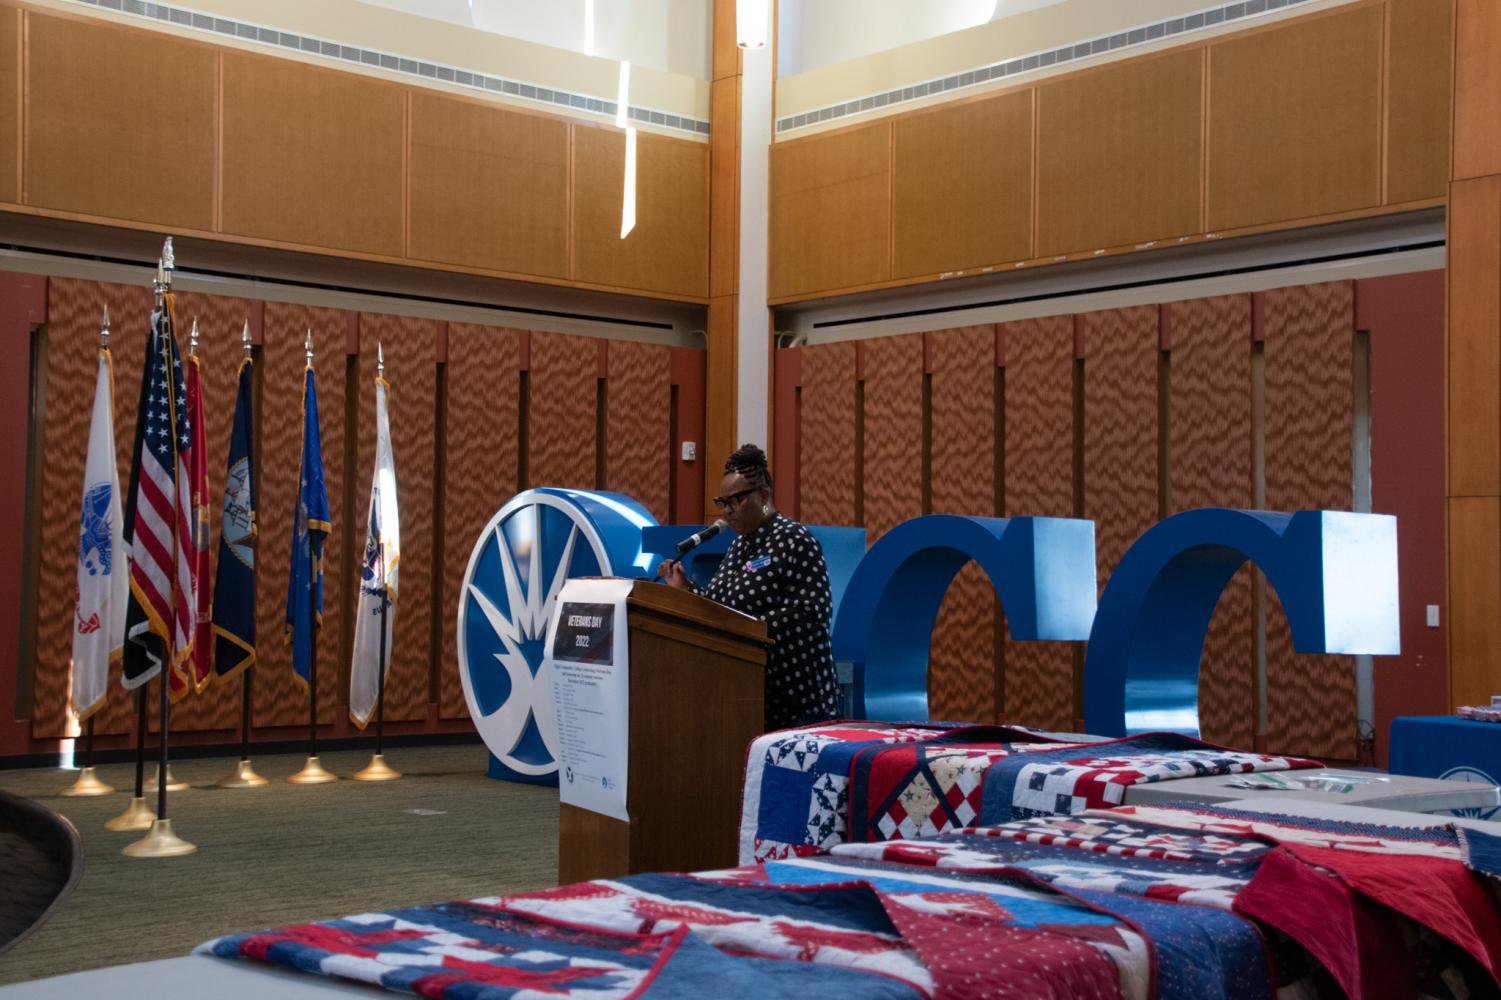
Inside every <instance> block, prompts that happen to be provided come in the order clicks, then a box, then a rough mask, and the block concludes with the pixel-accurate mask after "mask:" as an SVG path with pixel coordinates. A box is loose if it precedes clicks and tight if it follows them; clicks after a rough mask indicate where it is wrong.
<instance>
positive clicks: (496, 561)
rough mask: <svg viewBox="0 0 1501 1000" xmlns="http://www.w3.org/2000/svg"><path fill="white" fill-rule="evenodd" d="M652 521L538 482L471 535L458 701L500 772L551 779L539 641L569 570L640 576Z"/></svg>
mask: <svg viewBox="0 0 1501 1000" xmlns="http://www.w3.org/2000/svg"><path fill="white" fill-rule="evenodd" d="M655 523H656V521H655V520H654V519H653V518H652V516H651V515H650V514H648V513H647V512H646V511H645V510H644V509H643V508H642V507H641V506H640V505H639V504H637V503H636V502H635V501H634V500H631V499H630V498H628V497H624V496H620V495H618V494H610V493H595V492H588V491H583V490H563V489H553V488H550V487H544V488H540V489H534V490H528V491H526V492H524V493H520V494H517V495H516V496H515V497H514V498H513V499H512V500H511V501H510V502H509V503H507V504H506V505H505V506H504V507H502V508H501V509H500V510H499V511H498V512H496V514H495V516H494V517H493V518H491V519H490V523H489V524H488V525H486V526H485V530H484V531H482V532H481V533H480V537H479V540H478V542H476V543H475V546H474V551H473V552H472V553H471V554H470V557H469V566H468V569H467V570H466V572H465V574H464V581H463V584H462V589H461V591H460V595H459V614H458V652H459V677H460V680H461V681H462V682H463V686H464V698H465V701H467V702H468V705H469V714H470V716H471V717H472V718H473V719H474V724H475V728H476V729H478V730H479V733H480V736H481V737H482V738H483V739H484V741H485V744H486V746H488V747H489V749H490V752H491V753H493V754H494V755H495V758H496V760H497V761H498V762H499V763H500V765H501V767H502V768H503V769H504V771H506V772H508V773H507V774H506V776H507V777H511V778H513V779H516V780H520V781H539V782H540V781H546V782H551V781H556V780H557V773H558V764H557V739H558V734H557V720H556V716H555V713H554V711H553V695H552V672H551V668H550V666H549V664H548V663H547V661H546V658H545V657H544V656H543V648H544V646H545V645H546V641H547V629H548V624H549V622H550V621H551V620H552V612H553V608H554V607H555V606H556V604H557V599H558V594H559V593H560V592H561V591H562V589H563V584H564V583H566V582H567V581H568V579H569V578H570V577H576V576H615V575H645V571H646V570H648V569H649V561H655V560H649V557H645V556H643V555H642V552H641V529H642V528H643V527H646V526H648V525H652V524H655Z"/></svg>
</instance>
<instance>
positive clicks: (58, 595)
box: [31, 278, 151, 737]
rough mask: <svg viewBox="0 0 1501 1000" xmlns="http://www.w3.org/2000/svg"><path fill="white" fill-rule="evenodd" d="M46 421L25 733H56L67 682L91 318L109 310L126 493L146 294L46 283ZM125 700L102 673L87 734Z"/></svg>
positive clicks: (113, 716) (126, 713)
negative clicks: (103, 682) (104, 691)
mask: <svg viewBox="0 0 1501 1000" xmlns="http://www.w3.org/2000/svg"><path fill="white" fill-rule="evenodd" d="M47 299H48V301H47V318H48V324H47V373H46V380H47V381H46V393H47V402H46V406H47V409H46V414H45V418H44V420H43V422H42V427H41V446H42V448H43V451H44V454H45V455H46V460H45V461H44V462H42V463H41V480H40V482H39V484H38V487H39V489H40V492H41V496H40V498H39V503H38V504H37V508H36V509H37V510H38V512H39V513H40V517H41V532H40V549H39V552H38V557H39V561H40V565H39V572H38V578H39V579H38V593H37V622H36V673H35V675H34V677H35V680H34V685H33V688H32V705H33V709H32V716H31V718H32V736H33V737H44V736H62V735H64V734H65V732H66V726H67V724H68V722H67V720H68V694H69V689H70V686H71V683H72V680H71V674H70V661H71V659H72V648H73V645H72V644H73V610H74V598H75V596H76V590H77V586H78V584H77V579H76V576H77V563H76V561H75V557H74V555H73V554H74V553H75V552H76V551H77V549H78V516H79V506H80V504H81V503H82V498H83V463H84V457H85V455H86V454H87V451H88V437H89V419H90V415H91V414H90V406H91V404H92V401H93V398H94V380H95V378H96V373H97V369H98V362H97V358H98V350H99V320H100V318H101V316H102V314H103V310H104V307H105V306H106V305H108V306H109V313H110V320H111V330H112V335H111V338H110V349H111V353H112V354H113V357H114V371H115V450H116V453H117V455H118V459H119V470H120V489H121V490H125V489H128V487H129V482H130V479H129V476H130V448H131V443H132V440H133V436H134V434H135V419H136V407H137V405H138V403H139V401H140V388H141V368H142V364H143V362H144V359H145V356H146V334H147V330H148V329H149V326H150V315H151V290H150V289H148V288H140V287H137V286H134V285H114V284H105V283H102V282H93V281H80V280H76V279H73V278H52V279H50V280H49V281H48V288H47ZM132 718H133V712H132V700H131V697H130V695H129V694H127V693H126V692H125V691H124V690H123V689H122V688H121V687H120V668H119V666H118V665H116V666H114V667H112V668H111V670H110V686H109V701H108V703H107V705H106V707H105V708H104V709H103V710H102V711H100V712H99V713H98V714H97V715H96V716H95V720H96V721H95V731H96V732H100V733H119V732H126V731H128V730H129V729H130V728H131V720H132Z"/></svg>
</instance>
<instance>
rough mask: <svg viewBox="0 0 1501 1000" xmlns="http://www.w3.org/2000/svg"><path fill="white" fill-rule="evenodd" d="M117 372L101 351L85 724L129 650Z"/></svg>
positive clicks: (81, 652) (87, 510) (76, 705)
mask: <svg viewBox="0 0 1501 1000" xmlns="http://www.w3.org/2000/svg"><path fill="white" fill-rule="evenodd" d="M114 390H115V377H114V369H113V367H112V365H111V363H110V354H109V348H107V347H101V348H100V349H99V376H98V379H97V381H96V382H95V383H94V416H93V419H92V420H91V422H90V424H89V450H88V458H87V459H86V460H85V461H84V471H83V516H82V518H81V519H80V524H79V532H78V596H77V601H76V603H75V605H74V609H73V692H72V694H73V711H74V712H75V713H77V716H78V720H79V721H80V722H82V721H83V720H84V719H87V718H88V717H89V716H91V715H93V714H94V713H95V712H97V711H98V710H99V709H100V708H102V707H104V698H105V694H106V693H107V690H108V686H109V665H110V662H111V661H112V660H114V659H116V658H118V657H119V656H120V652H121V649H122V648H123V647H124V645H125V603H126V601H127V600H128V599H129V596H130V569H129V566H128V564H127V562H126V558H125V535H124V518H123V517H122V516H121V513H120V473H119V469H118V468H117V467H116V464H115V461H116V460H115V417H114V395H115V391H114Z"/></svg>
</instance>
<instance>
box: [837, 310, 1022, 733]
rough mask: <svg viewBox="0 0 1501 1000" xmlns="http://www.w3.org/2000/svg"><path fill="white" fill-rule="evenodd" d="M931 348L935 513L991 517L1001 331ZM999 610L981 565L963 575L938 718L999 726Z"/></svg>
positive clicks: (936, 653) (935, 710)
mask: <svg viewBox="0 0 1501 1000" xmlns="http://www.w3.org/2000/svg"><path fill="white" fill-rule="evenodd" d="M927 345H928V354H929V367H930V370H931V372H932V394H931V410H932V425H933V431H932V435H933V446H932V448H933V451H932V455H933V457H932V475H931V483H932V497H933V501H932V502H933V513H935V514H967V515H979V516H985V517H988V516H991V515H992V514H994V513H995V509H996V477H995V465H996V463H995V449H996V435H995V427H996V420H995V416H996V412H995V411H996V399H995V383H996V364H995V327H993V326H988V325H987V326H967V327H959V328H956V329H952V330H936V331H934V332H932V333H929V334H928V335H927ZM867 371H868V369H867ZM999 610H1000V603H999V602H998V601H997V600H996V596H995V587H994V585H993V584H992V583H991V582H990V578H989V577H988V576H986V575H985V572H984V571H983V570H981V569H980V568H979V567H978V566H976V565H975V564H974V563H970V564H969V565H967V566H965V568H964V569H962V570H960V571H959V575H958V576H956V577H955V578H954V582H953V584H952V585H951V586H950V587H949V591H948V593H947V594H945V595H944V598H943V604H942V605H941V606H940V607H939V609H938V620H937V624H936V626H935V627H934V630H933V646H932V651H931V653H930V654H929V659H928V712H929V715H930V716H931V717H932V718H935V719H964V720H973V721H976V722H996V721H1000V718H999V716H998V713H999V712H1000V708H1001V704H1000V699H1001V694H1002V692H1001V689H1000V681H1001V673H1000V670H1001V665H1000V661H999V645H998V643H997V641H996V640H997V629H998V620H999Z"/></svg>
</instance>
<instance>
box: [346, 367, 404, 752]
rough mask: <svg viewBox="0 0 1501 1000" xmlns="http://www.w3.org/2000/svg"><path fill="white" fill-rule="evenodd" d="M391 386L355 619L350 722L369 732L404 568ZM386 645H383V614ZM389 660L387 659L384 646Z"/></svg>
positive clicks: (379, 380) (380, 410)
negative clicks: (399, 575)
mask: <svg viewBox="0 0 1501 1000" xmlns="http://www.w3.org/2000/svg"><path fill="white" fill-rule="evenodd" d="M390 388H391V387H390V386H389V385H388V384H387V383H386V380H385V379H384V378H383V377H381V376H376V379H375V471H374V474H373V475H372V476H371V477H370V517H369V518H368V520H367V522H366V523H367V525H368V527H367V528H366V533H365V554H364V558H363V559H361V561H360V597H359V604H358V606H357V607H356V609H355V616H354V664H353V666H352V668H351V669H350V671H349V717H350V719H351V720H353V722H354V724H355V725H356V726H358V727H359V728H361V729H364V728H365V726H366V725H368V724H369V722H370V717H371V716H372V715H374V714H375V701H376V697H377V693H378V689H379V684H380V678H381V674H382V673H383V672H384V671H385V670H386V669H387V668H389V667H390V665H391V629H392V627H393V626H394V625H395V623H396V576H397V571H398V570H399V569H400V564H401V524H400V519H399V518H398V516H397V512H396V463H395V461H394V460H393V459H392V457H391V423H390V420H389V419H388V417H387V416H386V394H387V392H388V391H389V390H390ZM383 607H384V609H385V614H384V618H385V642H384V644H382V642H381V619H382V608H383ZM383 645H384V652H385V656H384V658H382V656H381V652H382V646H383Z"/></svg>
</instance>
